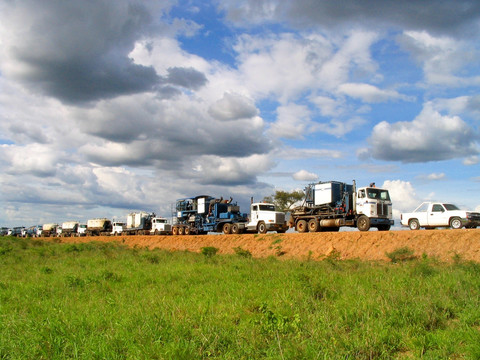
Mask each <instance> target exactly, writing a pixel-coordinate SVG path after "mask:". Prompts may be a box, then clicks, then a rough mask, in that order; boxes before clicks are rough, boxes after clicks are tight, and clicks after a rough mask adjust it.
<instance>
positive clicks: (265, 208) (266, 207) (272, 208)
mask: <svg viewBox="0 0 480 360" xmlns="http://www.w3.org/2000/svg"><path fill="white" fill-rule="evenodd" d="M259 208H260V211H275V206H274V205H265V204H261V205H260V206H259Z"/></svg>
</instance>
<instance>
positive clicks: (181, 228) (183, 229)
mask: <svg viewBox="0 0 480 360" xmlns="http://www.w3.org/2000/svg"><path fill="white" fill-rule="evenodd" d="M184 233H185V228H184V227H183V226H180V227H179V228H178V235H183V234H184Z"/></svg>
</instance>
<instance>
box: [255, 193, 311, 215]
mask: <svg viewBox="0 0 480 360" xmlns="http://www.w3.org/2000/svg"><path fill="white" fill-rule="evenodd" d="M303 197H304V194H303V191H300V190H296V191H291V192H288V191H283V190H276V191H275V194H273V195H271V196H266V197H264V198H263V201H265V202H269V203H272V204H274V205H275V207H276V208H277V210H279V211H288V210H290V207H291V206H292V205H293V204H295V203H296V202H298V201H300V200H302V199H303Z"/></svg>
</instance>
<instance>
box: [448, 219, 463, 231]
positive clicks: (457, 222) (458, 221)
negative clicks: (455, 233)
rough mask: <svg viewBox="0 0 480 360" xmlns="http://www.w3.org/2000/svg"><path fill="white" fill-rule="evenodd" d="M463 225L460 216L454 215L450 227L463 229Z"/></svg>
mask: <svg viewBox="0 0 480 360" xmlns="http://www.w3.org/2000/svg"><path fill="white" fill-rule="evenodd" d="M462 226H463V224H462V220H461V219H460V218H458V217H454V218H452V219H451V220H450V227H451V228H452V229H461V228H462Z"/></svg>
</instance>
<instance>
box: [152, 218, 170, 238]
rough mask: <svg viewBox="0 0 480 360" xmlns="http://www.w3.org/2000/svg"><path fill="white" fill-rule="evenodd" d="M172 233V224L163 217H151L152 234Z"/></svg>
mask: <svg viewBox="0 0 480 360" xmlns="http://www.w3.org/2000/svg"><path fill="white" fill-rule="evenodd" d="M171 233H172V225H171V224H169V223H168V221H167V219H165V218H163V217H155V218H153V219H152V228H151V229H150V234H152V235H170V234H171Z"/></svg>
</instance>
